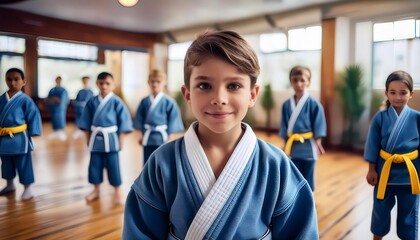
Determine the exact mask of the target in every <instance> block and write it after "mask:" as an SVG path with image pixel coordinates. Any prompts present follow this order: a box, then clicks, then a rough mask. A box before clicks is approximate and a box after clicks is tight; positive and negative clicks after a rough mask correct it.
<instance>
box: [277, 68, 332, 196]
mask: <svg viewBox="0 0 420 240" xmlns="http://www.w3.org/2000/svg"><path fill="white" fill-rule="evenodd" d="M289 79H290V83H291V85H292V87H293V90H294V91H295V94H294V95H293V96H292V97H291V98H290V99H288V100H287V101H286V102H285V103H284V104H283V106H282V111H281V123H280V131H279V135H280V137H281V138H283V139H284V140H285V141H286V145H285V148H284V151H285V153H286V154H287V155H288V156H289V157H290V159H292V162H293V163H294V164H295V166H296V167H297V168H298V169H299V171H300V172H301V173H302V175H303V176H304V177H305V179H306V180H307V181H308V183H309V186H311V189H312V191H314V190H315V177H314V173H315V165H316V160H317V159H318V155H319V154H323V153H324V152H325V151H324V147H323V146H322V137H325V136H326V132H327V127H326V121H325V115H324V109H323V108H322V105H321V104H320V103H319V102H318V101H317V100H316V99H314V98H313V97H311V96H310V95H309V92H308V87H309V84H310V82H311V71H310V70H309V68H307V67H303V66H295V67H293V68H292V69H291V70H290V75H289Z"/></svg>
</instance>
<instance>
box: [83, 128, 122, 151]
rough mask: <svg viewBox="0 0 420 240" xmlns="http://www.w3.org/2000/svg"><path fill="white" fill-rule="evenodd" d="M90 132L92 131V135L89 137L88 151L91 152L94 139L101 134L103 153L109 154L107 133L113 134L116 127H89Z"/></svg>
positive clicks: (116, 129)
mask: <svg viewBox="0 0 420 240" xmlns="http://www.w3.org/2000/svg"><path fill="white" fill-rule="evenodd" d="M90 130H91V131H92V134H91V136H90V140H89V150H90V151H92V149H93V143H94V142H95V137H96V135H98V133H102V135H104V144H105V152H109V151H110V149H109V136H108V133H114V132H117V131H118V127H117V126H116V125H114V126H111V127H96V126H91V128H90Z"/></svg>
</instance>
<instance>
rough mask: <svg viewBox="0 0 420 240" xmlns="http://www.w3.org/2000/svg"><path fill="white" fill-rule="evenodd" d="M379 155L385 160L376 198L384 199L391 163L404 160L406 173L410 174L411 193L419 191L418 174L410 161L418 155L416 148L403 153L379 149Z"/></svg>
mask: <svg viewBox="0 0 420 240" xmlns="http://www.w3.org/2000/svg"><path fill="white" fill-rule="evenodd" d="M379 155H380V156H381V157H382V158H383V159H384V160H385V164H384V166H383V167H382V171H381V175H380V178H379V185H378V194H377V195H376V197H377V198H378V199H384V196H385V190H386V185H387V184H388V177H389V172H390V171H391V165H392V163H403V162H405V164H406V165H407V169H408V173H409V175H410V183H411V192H412V193H413V194H419V193H420V184H419V176H418V175H417V170H416V167H414V164H413V162H412V160H414V159H416V158H417V157H418V155H419V153H418V151H417V150H415V151H412V152H409V153H404V154H391V153H388V152H385V151H384V150H382V149H381V151H380V153H379Z"/></svg>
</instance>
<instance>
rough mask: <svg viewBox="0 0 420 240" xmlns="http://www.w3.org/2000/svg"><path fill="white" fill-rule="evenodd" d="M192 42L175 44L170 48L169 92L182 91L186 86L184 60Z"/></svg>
mask: <svg viewBox="0 0 420 240" xmlns="http://www.w3.org/2000/svg"><path fill="white" fill-rule="evenodd" d="M191 43H192V42H183V43H174V44H171V45H169V47H168V58H169V62H168V90H169V91H171V92H177V91H180V88H181V86H182V84H184V58H185V54H186V53H187V50H188V48H189V47H190V45H191Z"/></svg>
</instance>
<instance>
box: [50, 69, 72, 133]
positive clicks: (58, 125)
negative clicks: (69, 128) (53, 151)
mask: <svg viewBox="0 0 420 240" xmlns="http://www.w3.org/2000/svg"><path fill="white" fill-rule="evenodd" d="M55 83H56V86H55V87H53V88H51V90H50V91H49V92H48V97H47V104H48V110H49V112H50V114H51V124H52V128H53V132H52V133H51V134H50V135H49V136H48V138H49V139H56V138H58V139H60V140H61V141H65V140H66V139H67V134H66V132H65V128H66V115H67V107H68V101H69V99H68V93H67V90H66V89H65V88H63V87H62V86H61V83H62V78H61V77H60V76H58V77H57V78H56V79H55Z"/></svg>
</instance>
